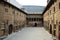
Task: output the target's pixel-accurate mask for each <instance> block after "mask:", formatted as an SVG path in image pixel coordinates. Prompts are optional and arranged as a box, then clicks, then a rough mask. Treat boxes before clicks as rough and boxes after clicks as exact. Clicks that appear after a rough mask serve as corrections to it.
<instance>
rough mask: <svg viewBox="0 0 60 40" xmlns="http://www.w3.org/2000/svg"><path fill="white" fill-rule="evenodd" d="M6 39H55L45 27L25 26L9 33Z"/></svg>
mask: <svg viewBox="0 0 60 40" xmlns="http://www.w3.org/2000/svg"><path fill="white" fill-rule="evenodd" d="M4 40H53V39H52V36H51V34H49V33H48V32H47V31H46V30H45V29H44V28H43V27H25V28H24V29H22V30H21V31H19V32H16V33H13V34H11V35H9V36H8V37H7V38H6V39H4Z"/></svg>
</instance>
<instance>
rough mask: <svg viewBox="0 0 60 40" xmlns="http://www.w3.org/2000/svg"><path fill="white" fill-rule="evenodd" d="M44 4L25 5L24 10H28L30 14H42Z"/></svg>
mask: <svg viewBox="0 0 60 40" xmlns="http://www.w3.org/2000/svg"><path fill="white" fill-rule="evenodd" d="M44 8H45V7H44V6H34V5H24V6H23V10H25V11H27V13H28V14H34V13H37V14H42V12H43V10H44Z"/></svg>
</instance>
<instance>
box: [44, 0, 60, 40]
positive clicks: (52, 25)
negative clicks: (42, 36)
mask: <svg viewBox="0 0 60 40" xmlns="http://www.w3.org/2000/svg"><path fill="white" fill-rule="evenodd" d="M43 18H44V27H45V28H46V29H47V30H48V31H49V32H50V34H52V36H53V37H55V39H56V40H60V0H51V1H50V2H49V3H48V5H47V7H46V8H45V10H44V12H43Z"/></svg>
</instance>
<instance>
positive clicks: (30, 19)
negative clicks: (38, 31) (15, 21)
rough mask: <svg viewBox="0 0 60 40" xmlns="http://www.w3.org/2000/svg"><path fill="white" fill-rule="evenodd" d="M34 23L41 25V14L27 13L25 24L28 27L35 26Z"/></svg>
mask: <svg viewBox="0 0 60 40" xmlns="http://www.w3.org/2000/svg"><path fill="white" fill-rule="evenodd" d="M35 24H36V26H37V27H42V26H43V17H42V14H28V15H27V25H29V26H30V27H31V26H32V27H35Z"/></svg>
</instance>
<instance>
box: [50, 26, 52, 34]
mask: <svg viewBox="0 0 60 40" xmlns="http://www.w3.org/2000/svg"><path fill="white" fill-rule="evenodd" d="M50 34H52V25H50Z"/></svg>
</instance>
